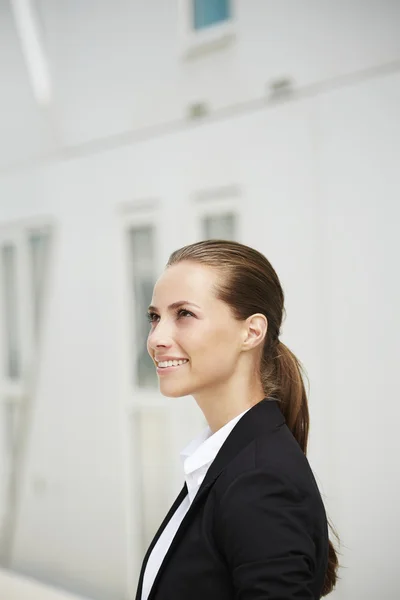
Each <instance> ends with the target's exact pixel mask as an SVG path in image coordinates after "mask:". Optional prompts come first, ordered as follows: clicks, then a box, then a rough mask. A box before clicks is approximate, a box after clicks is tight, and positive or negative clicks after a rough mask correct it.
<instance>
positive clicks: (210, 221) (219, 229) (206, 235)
mask: <svg viewBox="0 0 400 600" xmlns="http://www.w3.org/2000/svg"><path fill="white" fill-rule="evenodd" d="M202 225H203V228H202V229H203V232H202V233H203V239H206V240H211V239H219V240H235V239H236V215H234V214H233V213H226V214H222V215H212V216H207V217H204V218H203V223H202Z"/></svg>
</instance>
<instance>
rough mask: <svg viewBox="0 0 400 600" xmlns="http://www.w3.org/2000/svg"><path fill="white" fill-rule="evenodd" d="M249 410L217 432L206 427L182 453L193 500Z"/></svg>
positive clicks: (184, 469)
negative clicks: (221, 451) (224, 444)
mask: <svg viewBox="0 0 400 600" xmlns="http://www.w3.org/2000/svg"><path fill="white" fill-rule="evenodd" d="M248 410H250V409H247V410H245V411H243V412H242V413H241V414H240V415H237V416H236V417H234V418H233V419H232V420H231V421H229V422H228V423H226V425H224V426H223V427H221V429H219V430H218V431H216V432H215V433H212V431H211V429H210V427H206V429H204V430H203V431H202V432H201V433H200V435H198V436H197V437H196V438H194V440H192V441H191V442H190V443H189V444H188V445H187V446H186V447H185V448H184V449H183V450H182V452H181V453H180V456H181V461H182V463H183V471H184V474H185V479H186V483H187V486H188V489H189V496H190V500H191V501H192V499H193V497H194V495H195V494H196V493H197V491H198V488H199V487H200V485H201V481H202V480H203V479H204V477H205V474H206V472H207V469H208V467H209V466H210V465H211V463H212V462H213V460H214V459H215V457H216V455H217V454H218V452H219V450H220V449H221V447H222V445H223V443H224V442H225V440H226V438H227V437H228V435H229V434H230V433H231V431H232V429H233V428H234V427H235V425H236V423H237V422H238V421H239V420H240V419H241V418H242V417H243V415H244V414H245V413H246V412H247V411H248ZM200 473H201V477H196V475H200ZM194 482H195V483H194Z"/></svg>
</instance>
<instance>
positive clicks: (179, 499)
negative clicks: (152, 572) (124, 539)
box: [136, 483, 188, 600]
mask: <svg viewBox="0 0 400 600" xmlns="http://www.w3.org/2000/svg"><path fill="white" fill-rule="evenodd" d="M187 493H188V489H187V486H186V483H185V484H184V486H183V488H182V489H181V491H180V492H179V494H178V496H177V498H176V500H175V502H174V503H173V505H172V506H171V508H170V509H169V511H168V513H167V516H166V517H165V519H164V520H163V522H162V523H161V525H160V527H159V529H158V531H157V533H156V534H155V536H154V538H153V540H152V542H151V544H150V546H149V548H148V550H147V552H146V554H145V556H144V559H143V563H142V568H141V570H140V576H139V581H138V587H137V592H136V600H140V599H141V597H142V588H143V578H144V572H145V570H146V565H147V561H148V560H149V556H150V554H151V552H152V550H153V548H154V546H155V545H156V543H157V541H158V540H159V538H160V536H161V534H162V532H163V531H164V529H165V528H166V526H167V525H168V522H169V521H170V519H171V518H172V516H173V515H174V513H175V511H176V510H177V508H178V507H179V506H180V504H181V503H182V501H183V499H184V497H185V496H186V494H187ZM153 587H154V585H153Z"/></svg>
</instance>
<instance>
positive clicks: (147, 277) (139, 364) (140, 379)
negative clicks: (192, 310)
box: [129, 226, 158, 388]
mask: <svg viewBox="0 0 400 600" xmlns="http://www.w3.org/2000/svg"><path fill="white" fill-rule="evenodd" d="M154 237H155V232H154V228H153V227H152V226H140V227H137V228H132V229H131V230H130V232H129V238H130V263H131V273H132V288H133V289H132V291H133V303H134V315H133V316H134V342H133V348H134V355H135V372H134V379H135V384H136V386H137V387H139V388H146V387H156V386H157V384H158V380H157V373H156V370H155V368H154V363H153V361H152V360H151V358H150V356H149V354H148V352H147V335H148V332H149V324H148V321H147V318H146V313H147V308H148V306H149V304H150V303H151V297H152V295H153V287H154V284H155V253H154Z"/></svg>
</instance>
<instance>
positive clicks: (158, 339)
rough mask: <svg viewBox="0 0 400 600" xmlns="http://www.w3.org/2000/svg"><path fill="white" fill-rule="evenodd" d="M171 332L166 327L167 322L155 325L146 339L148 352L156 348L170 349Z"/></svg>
mask: <svg viewBox="0 0 400 600" xmlns="http://www.w3.org/2000/svg"><path fill="white" fill-rule="evenodd" d="M172 343H173V342H172V331H171V328H170V327H169V326H168V324H167V322H165V321H164V322H163V323H162V322H161V320H160V321H159V322H158V323H157V327H155V328H154V329H153V330H152V331H150V333H149V335H148V338H147V347H148V349H149V351H150V350H156V349H157V348H170V347H171V346H172Z"/></svg>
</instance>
